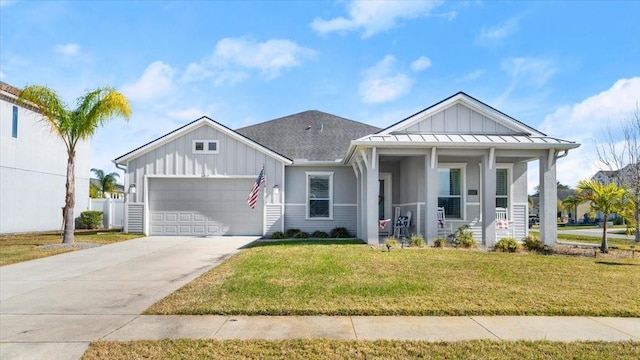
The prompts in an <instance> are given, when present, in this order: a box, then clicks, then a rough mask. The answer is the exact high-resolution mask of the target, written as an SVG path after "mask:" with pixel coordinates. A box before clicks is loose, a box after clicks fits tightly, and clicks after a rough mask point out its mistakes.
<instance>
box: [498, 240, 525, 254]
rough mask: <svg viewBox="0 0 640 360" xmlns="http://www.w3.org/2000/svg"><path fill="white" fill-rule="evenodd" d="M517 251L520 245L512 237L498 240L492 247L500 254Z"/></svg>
mask: <svg viewBox="0 0 640 360" xmlns="http://www.w3.org/2000/svg"><path fill="white" fill-rule="evenodd" d="M518 249H520V244H519V243H518V242H517V241H516V239H514V238H512V237H505V238H502V239H500V240H499V241H498V242H497V243H496V245H495V247H494V250H495V251H498V250H500V251H502V252H516V251H518Z"/></svg>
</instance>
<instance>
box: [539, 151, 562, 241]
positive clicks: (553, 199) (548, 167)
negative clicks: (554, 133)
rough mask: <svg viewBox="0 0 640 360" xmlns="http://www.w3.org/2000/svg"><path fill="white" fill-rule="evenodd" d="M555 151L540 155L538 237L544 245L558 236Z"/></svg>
mask: <svg viewBox="0 0 640 360" xmlns="http://www.w3.org/2000/svg"><path fill="white" fill-rule="evenodd" d="M555 155H556V152H555V150H554V149H550V150H549V154H548V155H547V156H542V157H540V159H539V160H540V203H539V216H540V238H541V239H542V241H543V242H544V244H545V245H549V246H551V245H554V244H555V243H556V240H557V238H558V225H557V219H556V216H557V213H556V211H557V202H558V189H557V183H556V156H555Z"/></svg>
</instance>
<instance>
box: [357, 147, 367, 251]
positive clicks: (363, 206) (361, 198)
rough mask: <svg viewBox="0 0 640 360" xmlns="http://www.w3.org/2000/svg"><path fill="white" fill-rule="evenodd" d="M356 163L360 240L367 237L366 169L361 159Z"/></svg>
mask: <svg viewBox="0 0 640 360" xmlns="http://www.w3.org/2000/svg"><path fill="white" fill-rule="evenodd" d="M356 165H358V172H359V173H360V179H359V180H358V226H359V230H358V237H359V238H360V239H362V240H366V239H367V227H366V226H365V219H366V217H367V203H366V201H365V200H366V199H365V198H366V194H365V192H364V191H365V186H364V185H365V181H366V177H367V171H366V167H365V165H364V164H363V163H362V161H361V159H358V160H357V162H356Z"/></svg>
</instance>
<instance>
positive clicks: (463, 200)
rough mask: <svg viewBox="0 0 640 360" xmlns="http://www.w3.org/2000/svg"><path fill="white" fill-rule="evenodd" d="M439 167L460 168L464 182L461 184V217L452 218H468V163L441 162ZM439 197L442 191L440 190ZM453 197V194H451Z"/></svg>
mask: <svg viewBox="0 0 640 360" xmlns="http://www.w3.org/2000/svg"><path fill="white" fill-rule="evenodd" d="M438 169H460V177H461V178H462V184H461V185H460V186H461V188H460V207H461V209H460V218H459V219H458V218H451V219H453V220H466V219H467V164H466V163H439V164H438ZM438 197H441V196H440V193H439V191H438ZM449 197H451V196H449Z"/></svg>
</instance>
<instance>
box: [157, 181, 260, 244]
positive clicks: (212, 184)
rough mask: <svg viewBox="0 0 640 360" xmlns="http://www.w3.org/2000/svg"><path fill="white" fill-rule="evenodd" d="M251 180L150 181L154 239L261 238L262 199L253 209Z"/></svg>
mask: <svg viewBox="0 0 640 360" xmlns="http://www.w3.org/2000/svg"><path fill="white" fill-rule="evenodd" d="M253 183H254V182H253V180H249V179H170V178H162V179H150V181H149V210H150V222H151V224H150V230H151V234H152V235H261V234H262V220H263V219H262V211H263V210H262V208H263V207H262V196H259V197H258V206H256V208H255V209H250V208H249V205H248V204H247V196H248V195H249V191H250V190H251V187H252V186H253Z"/></svg>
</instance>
